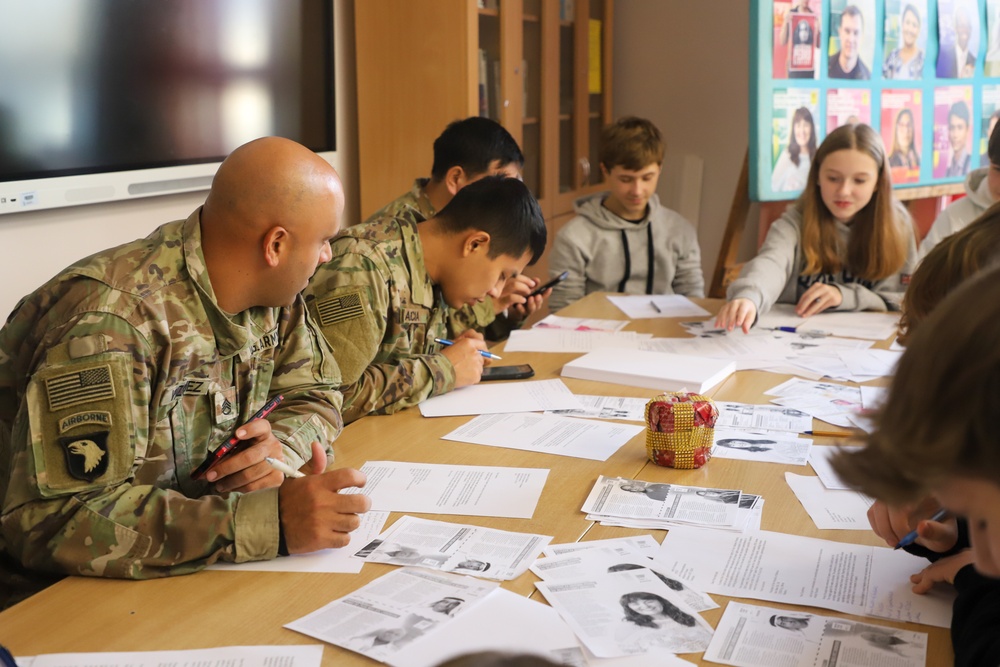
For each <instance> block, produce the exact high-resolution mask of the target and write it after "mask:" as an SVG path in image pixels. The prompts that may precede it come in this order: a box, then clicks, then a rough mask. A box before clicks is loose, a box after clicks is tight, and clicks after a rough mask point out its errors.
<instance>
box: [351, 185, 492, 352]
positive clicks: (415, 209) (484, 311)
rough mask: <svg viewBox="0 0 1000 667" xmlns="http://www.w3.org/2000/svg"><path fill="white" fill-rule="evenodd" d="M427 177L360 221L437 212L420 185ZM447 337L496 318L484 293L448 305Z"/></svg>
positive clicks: (410, 217)
mask: <svg viewBox="0 0 1000 667" xmlns="http://www.w3.org/2000/svg"><path fill="white" fill-rule="evenodd" d="M428 180H429V179H426V178H418V179H417V180H416V181H414V182H413V188H411V189H410V191H409V192H407V193H406V194H405V195H403V196H401V197H399V198H398V199H395V200H393V201H391V202H389V203H388V204H386V205H385V206H383V207H382V208H381V209H379V210H378V211H376V212H375V214H374V215H372V216H371V217H370V218H368V219H367V220H365V222H364V224H366V225H367V224H368V223H370V222H384V221H386V220H394V219H402V220H409V221H410V222H412V223H414V224H416V223H420V222H423V221H424V220H428V219H430V218H433V217H434V216H435V215H437V211H436V210H435V209H434V206H432V205H431V200H430V199H428V198H427V195H426V194H425V193H424V186H426V185H427V182H428ZM446 307H447V308H448V337H450V338H454V337H455V336H457V335H458V334H460V333H462V332H463V331H465V330H466V329H475V330H476V331H479V332H483V331H485V330H486V327H488V326H490V325H491V324H492V323H493V321H494V320H495V319H496V311H495V309H494V307H493V299H492V298H490V297H489V296H487V297H486V298H485V299H484V300H483V301H482V302H481V303H477V304H475V305H472V306H462V307H461V308H459V309H457V310H456V309H454V308H451V307H448V306H446ZM500 330H501V331H506V333H505V334H504V335H503V336H501V337H502V338H506V336H507V334H509V333H510V328H509V327H507V328H506V329H503V328H501V329H500Z"/></svg>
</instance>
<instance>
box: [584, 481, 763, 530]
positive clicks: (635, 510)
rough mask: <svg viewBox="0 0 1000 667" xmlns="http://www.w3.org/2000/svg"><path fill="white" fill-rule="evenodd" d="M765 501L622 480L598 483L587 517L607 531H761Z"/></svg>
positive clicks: (587, 503) (734, 492) (732, 491)
mask: <svg viewBox="0 0 1000 667" xmlns="http://www.w3.org/2000/svg"><path fill="white" fill-rule="evenodd" d="M763 504H764V501H763V499H762V498H760V496H755V495H751V494H745V493H742V492H741V491H739V490H736V489H706V488H700V487H696V486H681V485H678V484H659V483H652V482H643V481H640V480H635V479H625V478H622V477H604V476H603V475H602V476H601V477H600V478H598V480H597V483H596V484H595V485H594V488H593V489H592V490H591V492H590V495H589V496H588V497H587V500H586V501H585V502H584V504H583V507H582V508H581V510H582V511H584V512H587V518H588V519H590V520H592V521H600V522H601V524H602V525H608V526H626V527H629V528H660V529H669V528H672V527H674V526H705V527H710V528H721V529H724V530H733V531H738V532H740V531H744V530H748V529H754V528H756V527H759V526H760V512H761V509H762V508H763Z"/></svg>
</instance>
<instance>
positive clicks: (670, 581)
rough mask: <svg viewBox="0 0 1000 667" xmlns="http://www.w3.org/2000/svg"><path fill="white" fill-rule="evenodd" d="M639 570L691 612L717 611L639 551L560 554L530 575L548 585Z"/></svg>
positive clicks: (537, 564) (538, 565)
mask: <svg viewBox="0 0 1000 667" xmlns="http://www.w3.org/2000/svg"><path fill="white" fill-rule="evenodd" d="M657 546H659V545H657ZM641 569H647V570H650V571H652V572H653V574H655V575H656V576H657V577H658V578H659V579H660V581H662V582H663V583H665V584H666V585H667V586H668V587H669V588H670V589H671V590H673V591H674V592H676V593H677V594H678V595H680V597H681V599H682V600H684V602H685V604H687V605H688V606H689V607H691V609H693V610H694V611H698V612H702V611H707V610H709V609H716V608H718V606H719V605H718V604H717V603H716V602H715V600H713V599H712V598H710V597H709V596H708V595H707V594H705V593H702V592H701V591H698V590H695V589H694V588H692V587H690V586H686V585H684V583H683V582H682V581H679V580H677V579H674V578H672V577H668V576H667V575H666V574H664V573H663V572H660V571H659V570H658V569H657V568H656V565H655V564H654V563H653V561H652V559H651V558H650V557H648V556H644V555H642V554H640V553H638V552H625V553H622V551H621V550H620V549H616V548H613V547H607V546H604V547H596V548H593V549H584V550H582V551H574V552H573V553H568V554H562V555H561V556H550V557H546V558H540V559H538V560H536V561H535V562H534V563H533V564H532V566H531V571H532V572H533V573H535V574H536V575H537V576H538V577H539V578H540V579H541V580H542V581H547V582H549V583H552V582H558V581H570V580H573V579H586V578H588V577H590V576H592V575H595V574H599V573H612V572H625V571H628V570H641Z"/></svg>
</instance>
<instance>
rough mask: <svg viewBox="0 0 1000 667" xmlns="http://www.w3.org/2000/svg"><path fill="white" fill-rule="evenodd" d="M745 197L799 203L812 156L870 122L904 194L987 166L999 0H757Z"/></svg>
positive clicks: (997, 84)
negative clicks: (849, 128)
mask: <svg viewBox="0 0 1000 667" xmlns="http://www.w3.org/2000/svg"><path fill="white" fill-rule="evenodd" d="M750 55H751V63H750V66H751V80H752V81H751V101H750V102H751V103H750V113H751V119H750V126H751V136H750V160H751V169H750V197H751V199H753V200H756V201H781V200H790V199H794V198H796V197H797V196H798V195H799V194H800V193H801V191H802V189H803V188H804V187H805V182H806V177H807V176H808V171H809V165H810V164H811V160H812V157H813V156H814V155H815V150H816V147H818V146H819V144H821V143H822V141H823V139H824V137H826V135H827V134H828V133H830V132H832V131H833V130H834V129H836V128H838V127H840V126H842V125H845V124H849V123H858V122H860V123H866V124H869V125H871V126H872V127H873V128H874V129H875V130H876V132H878V133H879V134H880V135H881V137H882V140H883V142H884V144H885V149H886V156H887V159H888V161H889V165H890V172H891V174H892V179H893V184H894V186H897V187H911V186H925V185H937V184H952V183H954V184H960V183H962V182H963V181H964V180H965V178H966V177H967V176H968V174H969V172H970V171H972V170H975V169H979V168H982V167H984V166H987V165H988V163H989V159H988V156H987V149H988V146H989V136H990V133H991V131H992V128H993V127H994V126H995V125H996V122H997V119H998V118H1000V0H752V5H751V54H750Z"/></svg>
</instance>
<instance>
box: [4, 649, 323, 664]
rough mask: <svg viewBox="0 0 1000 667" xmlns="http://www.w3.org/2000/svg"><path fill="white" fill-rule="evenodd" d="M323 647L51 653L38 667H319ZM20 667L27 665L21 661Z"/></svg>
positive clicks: (36, 660)
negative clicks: (183, 666) (276, 666)
mask: <svg viewBox="0 0 1000 667" xmlns="http://www.w3.org/2000/svg"><path fill="white" fill-rule="evenodd" d="M322 661H323V646H322V645H320V644H305V645H302V646H223V647H219V648H202V649H190V650H186V651H128V652H125V651H122V652H115V653H103V652H102V653H50V654H43V655H39V656H36V657H35V658H34V661H33V663H31V664H32V665H34V667H92V666H93V665H100V666H101V667H163V665H198V666H199V667H232V665H237V664H238V665H240V667H271V666H273V665H281V666H282V667H319V665H320V663H321V662H322ZM17 662H18V664H19V665H21V664H26V663H22V662H21V658H18V659H17Z"/></svg>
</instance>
